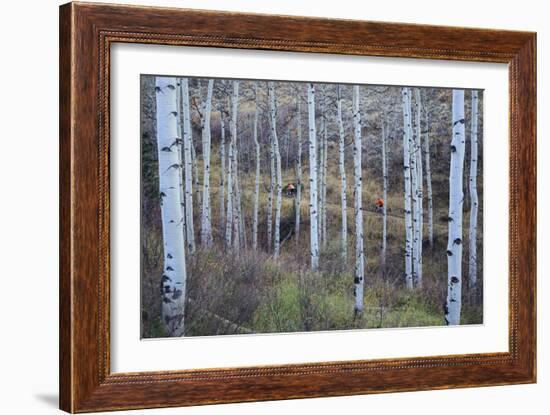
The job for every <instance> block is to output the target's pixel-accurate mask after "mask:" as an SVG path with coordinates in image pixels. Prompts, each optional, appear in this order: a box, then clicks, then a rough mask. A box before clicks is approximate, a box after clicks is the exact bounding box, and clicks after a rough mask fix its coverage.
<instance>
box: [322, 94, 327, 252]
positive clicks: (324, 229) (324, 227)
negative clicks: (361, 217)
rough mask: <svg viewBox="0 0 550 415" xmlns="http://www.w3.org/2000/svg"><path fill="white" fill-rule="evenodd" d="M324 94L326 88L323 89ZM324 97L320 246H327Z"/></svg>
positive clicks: (324, 112) (324, 110)
mask: <svg viewBox="0 0 550 415" xmlns="http://www.w3.org/2000/svg"><path fill="white" fill-rule="evenodd" d="M325 93H326V88H325ZM325 101H326V95H325V94H323V107H322V108H323V109H322V112H323V160H322V174H321V177H322V178H321V189H322V192H321V224H322V227H321V240H322V246H323V247H325V246H326V244H327V159H328V157H327V154H328V139H327V117H326V104H325Z"/></svg>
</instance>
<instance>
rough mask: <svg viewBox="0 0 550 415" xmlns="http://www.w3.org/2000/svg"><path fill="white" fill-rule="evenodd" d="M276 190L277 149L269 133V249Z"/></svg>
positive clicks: (268, 248) (271, 243) (271, 239)
mask: <svg viewBox="0 0 550 415" xmlns="http://www.w3.org/2000/svg"><path fill="white" fill-rule="evenodd" d="M274 190H275V150H274V147H273V137H272V136H271V132H270V134H269V194H268V196H267V251H268V252H271V248H272V246H273V192H274Z"/></svg>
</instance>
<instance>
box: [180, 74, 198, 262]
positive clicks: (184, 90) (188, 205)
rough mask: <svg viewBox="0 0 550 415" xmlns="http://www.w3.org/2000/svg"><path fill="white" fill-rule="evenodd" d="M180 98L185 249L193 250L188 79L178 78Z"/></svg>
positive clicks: (191, 140) (191, 141) (193, 230)
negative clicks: (183, 172)
mask: <svg viewBox="0 0 550 415" xmlns="http://www.w3.org/2000/svg"><path fill="white" fill-rule="evenodd" d="M180 88H181V100H182V108H181V111H183V161H184V171H185V231H186V238H185V239H186V242H187V249H188V250H189V252H190V253H193V252H195V226H194V223H193V174H192V167H193V154H192V151H191V150H192V148H193V132H192V130H191V116H190V111H189V81H188V79H187V78H181V79H180Z"/></svg>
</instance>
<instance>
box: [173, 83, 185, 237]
mask: <svg viewBox="0 0 550 415" xmlns="http://www.w3.org/2000/svg"><path fill="white" fill-rule="evenodd" d="M176 82H177V83H176V105H177V109H178V117H177V119H178V122H177V125H178V137H177V138H176V140H175V144H176V145H175V148H176V149H177V152H178V160H179V164H180V166H181V168H182V174H180V183H179V189H180V200H181V216H182V217H183V243H184V245H185V244H186V243H185V233H186V232H187V224H186V223H185V183H184V178H183V169H184V166H185V162H184V156H183V151H184V150H183V134H184V129H183V100H182V96H181V79H180V80H179V81H178V79H176Z"/></svg>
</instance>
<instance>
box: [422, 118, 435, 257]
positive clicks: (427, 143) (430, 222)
mask: <svg viewBox="0 0 550 415" xmlns="http://www.w3.org/2000/svg"><path fill="white" fill-rule="evenodd" d="M424 159H425V164H426V188H427V190H428V241H429V242H430V247H431V248H433V246H434V209H433V198H432V170H431V167H430V128H429V119H428V115H427V113H426V137H425V138H424Z"/></svg>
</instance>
